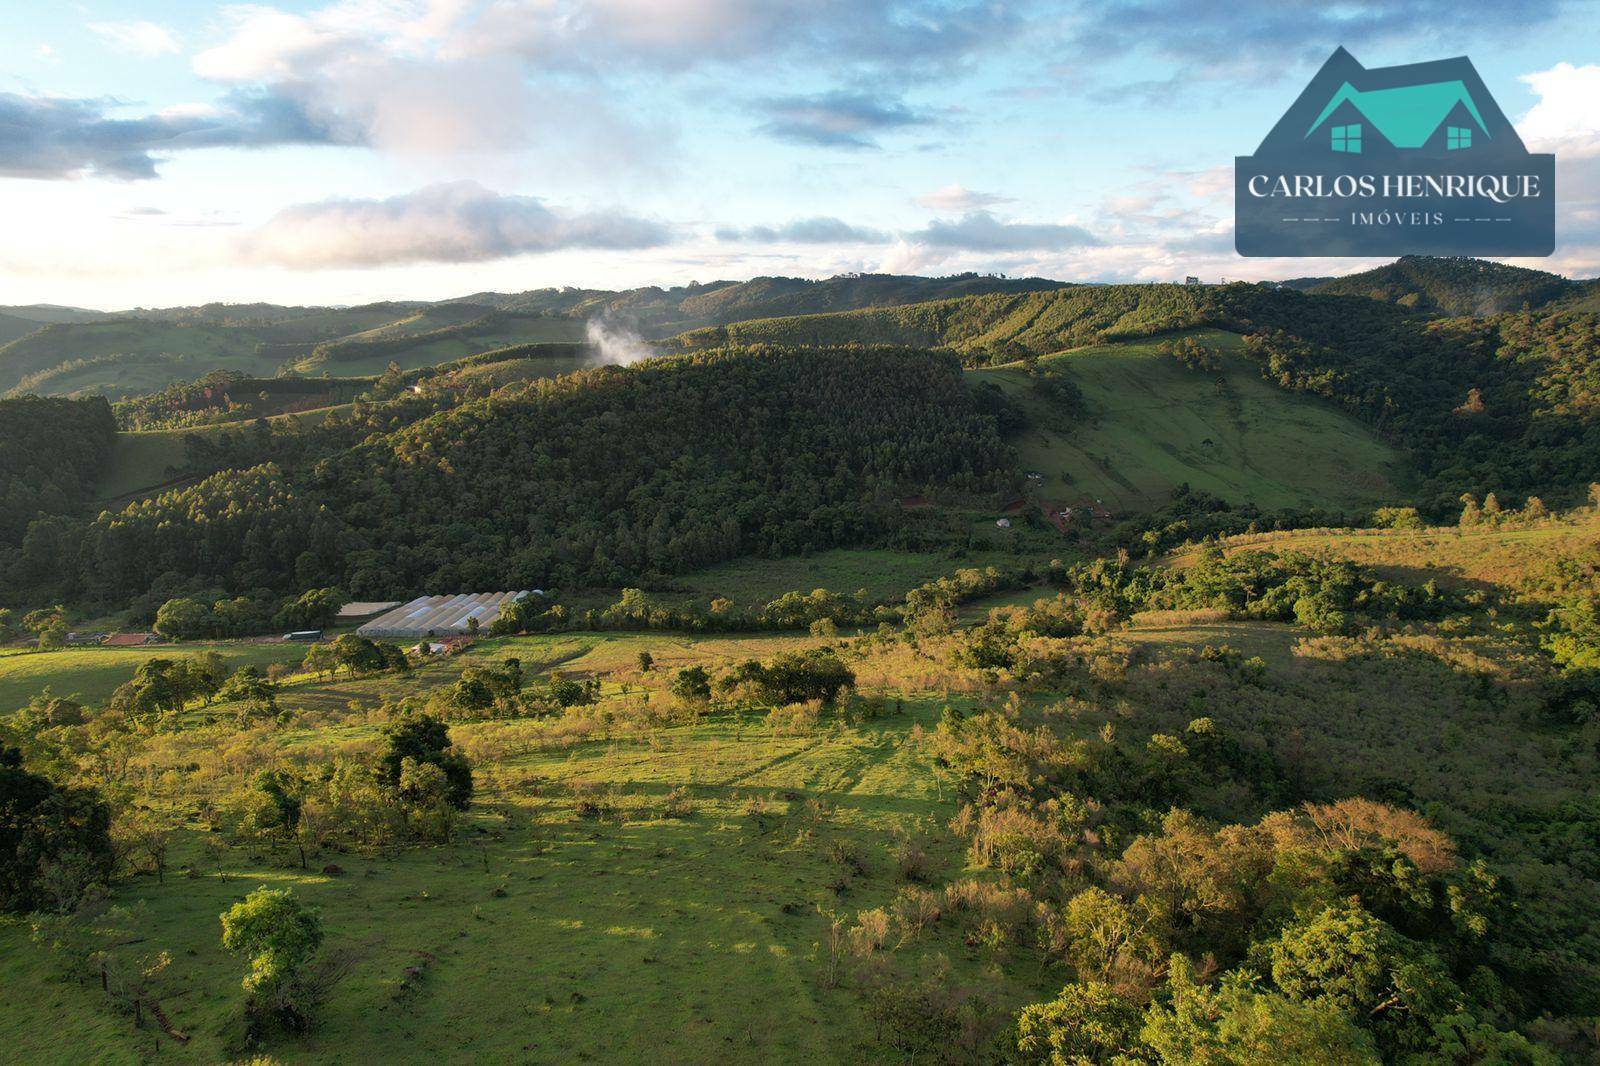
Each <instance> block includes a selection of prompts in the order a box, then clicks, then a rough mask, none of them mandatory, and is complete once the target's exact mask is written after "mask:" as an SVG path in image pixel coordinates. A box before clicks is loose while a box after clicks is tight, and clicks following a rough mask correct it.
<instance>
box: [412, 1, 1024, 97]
mask: <svg viewBox="0 0 1600 1066" xmlns="http://www.w3.org/2000/svg"><path fill="white" fill-rule="evenodd" d="M439 6H443V5H439ZM458 6H460V7H463V8H471V7H476V6H477V5H473V4H470V3H463V4H460V5H458ZM1024 6H1026V3H1025V2H1024V3H998V2H995V0H965V2H961V0H760V2H752V0H673V2H671V3H665V2H662V0H587V2H585V3H581V4H572V3H559V4H558V3H551V2H549V0H497V2H495V3H491V4H489V5H487V6H486V7H484V8H483V10H482V11H481V13H478V14H477V16H476V17H475V18H473V19H472V20H471V22H470V29H467V30H465V31H464V32H463V37H464V39H465V40H466V41H468V42H470V47H473V48H474V49H476V50H478V51H489V50H496V49H500V48H512V49H515V50H516V51H517V52H519V53H520V54H522V55H524V56H525V57H527V58H528V59H529V60H530V61H531V62H533V63H534V64H536V65H538V66H542V67H550V66H558V67H565V68H569V69H570V68H588V69H592V68H596V67H600V66H609V67H619V66H621V67H629V68H643V69H649V70H655V71H661V70H684V69H689V68H700V67H706V66H712V65H721V66H747V67H768V66H770V65H771V64H772V63H774V62H796V63H810V62H812V61H815V60H825V61H826V62H827V63H828V64H829V66H830V69H833V70H835V71H838V70H842V69H845V68H855V69H856V71H857V72H874V73H877V74H879V75H890V76H896V77H899V78H912V79H915V78H918V77H927V76H930V75H933V74H936V73H938V72H939V71H940V70H942V69H944V68H945V67H946V66H947V65H948V64H950V63H953V62H959V61H960V60H962V59H964V58H966V57H968V56H970V55H972V54H974V53H976V52H979V51H982V50H984V49H987V48H990V47H994V46H997V45H1003V44H1005V43H1007V42H1009V41H1010V40H1012V35H1013V34H1014V32H1015V30H1016V29H1017V27H1018V26H1019V25H1020V24H1021V23H1022V14H1021V9H1022V8H1023V7H1024Z"/></svg>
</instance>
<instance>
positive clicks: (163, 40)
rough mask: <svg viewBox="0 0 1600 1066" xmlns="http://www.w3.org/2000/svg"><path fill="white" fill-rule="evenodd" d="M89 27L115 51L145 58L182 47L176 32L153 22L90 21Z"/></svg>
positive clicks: (165, 53)
mask: <svg viewBox="0 0 1600 1066" xmlns="http://www.w3.org/2000/svg"><path fill="white" fill-rule="evenodd" d="M89 29H90V31H91V32H92V33H94V34H95V35H97V36H98V37H100V38H102V39H103V40H105V41H106V42H107V43H108V44H110V45H111V47H113V48H115V49H116V50H117V51H119V52H127V53H128V54H130V55H136V56H142V57H145V58H153V57H155V56H160V55H169V54H171V53H173V52H177V51H178V50H179V49H180V48H181V47H182V46H181V45H179V43H178V38H177V35H176V34H174V33H173V32H172V31H171V30H169V29H167V28H166V27H165V26H161V25H157V24H156V23H154V22H144V21H138V22H133V21H130V22H91V23H89Z"/></svg>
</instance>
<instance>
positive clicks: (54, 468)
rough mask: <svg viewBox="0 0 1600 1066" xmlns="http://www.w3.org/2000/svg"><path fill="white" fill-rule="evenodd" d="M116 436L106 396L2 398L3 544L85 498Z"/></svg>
mask: <svg viewBox="0 0 1600 1066" xmlns="http://www.w3.org/2000/svg"><path fill="white" fill-rule="evenodd" d="M116 434H117V422H116V419H115V418H113V417H112V414H111V405H110V404H108V403H106V402H105V401H104V400H100V399H94V400H57V399H41V398H39V397H37V396H30V397H26V398H24V399H19V400H0V543H15V542H17V541H19V540H20V539H21V538H22V535H23V533H24V532H26V530H27V527H28V524H29V523H30V522H32V521H34V520H35V519H36V518H38V517H40V516H46V515H61V514H66V513H68V512H70V511H72V510H74V509H75V508H76V506H77V505H78V504H80V503H81V502H82V501H83V500H84V499H86V498H87V496H88V494H89V490H90V488H91V487H92V486H93V485H94V483H95V479H96V478H97V477H99V475H100V471H101V470H102V469H103V468H104V466H105V463H106V458H107V456H108V455H109V454H110V451H111V442H112V439H113V438H114V437H115V436H116Z"/></svg>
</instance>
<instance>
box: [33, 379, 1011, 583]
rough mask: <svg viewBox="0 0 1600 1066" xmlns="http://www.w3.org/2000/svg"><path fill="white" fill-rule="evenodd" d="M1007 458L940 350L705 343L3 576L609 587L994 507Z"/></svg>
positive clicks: (525, 393)
mask: <svg viewBox="0 0 1600 1066" xmlns="http://www.w3.org/2000/svg"><path fill="white" fill-rule="evenodd" d="M398 402H404V401H398ZM383 407H384V405H381V404H380V405H374V406H373V408H372V410H371V417H372V419H373V420H374V424H377V423H379V422H381V420H382V419H383V418H384V412H383ZM1013 466H1014V460H1013V458H1012V456H1011V454H1010V450H1009V448H1007V446H1006V445H1005V444H1004V443H1003V442H1002V441H1001V438H1000V434H999V431H998V428H997V421H996V418H995V417H994V416H993V415H992V414H987V413H985V412H984V411H982V410H980V408H979V406H978V405H977V404H976V403H975V401H974V398H973V393H972V392H971V390H969V389H968V388H967V387H966V386H965V384H964V382H963V378H962V372H961V367H960V365H959V363H958V361H957V360H956V359H955V358H954V357H953V356H948V355H945V356H939V355H930V354H929V353H926V352H921V351H910V350H887V349H885V350H859V349H850V350H834V349H815V350H781V349H771V348H763V349H754V350H736V351H716V352H707V353H703V354H700V355H697V356H695V357H693V358H690V359H677V360H663V361H657V362H651V363H646V364H642V365H640V366H638V367H633V368H620V367H603V368H599V369H595V370H589V371H583V372H580V373H577V374H573V375H569V376H567V377H564V378H559V379H555V380H549V381H540V382H532V383H528V384H526V385H523V386H520V387H516V388H511V389H507V390H502V391H500V392H498V393H496V394H494V395H492V396H491V397H488V398H485V399H482V400H475V401H471V402H469V403H465V404H462V405H460V406H457V407H455V408H453V409H451V410H449V411H446V412H442V413H439V414H436V415H434V416H433V417H430V418H427V419H425V420H423V421H420V422H417V423H415V424H413V425H409V426H406V427H404V428H400V429H398V430H394V431H391V432H386V433H378V434H375V435H373V436H372V437H370V438H369V439H367V440H366V441H365V442H364V443H362V444H360V445H359V446H357V447H354V448H351V449H343V448H336V449H333V450H332V451H331V453H330V454H326V455H324V456H322V457H320V458H318V457H315V456H309V457H306V458H303V459H300V460H298V461H296V462H291V463H289V464H287V465H278V464H266V465H263V466H260V467H256V468H254V469H251V470H248V471H228V472H224V473H220V474H217V475H215V476H213V477H210V478H208V479H206V480H205V481H203V482H200V483H199V484H196V485H193V486H190V487H188V488H185V489H182V490H180V491H173V492H169V493H167V494H164V495H162V496H160V497H158V498H156V499H153V500H149V501H145V502H143V503H140V504H136V505H133V506H131V507H129V508H128V509H127V510H125V511H123V512H121V513H118V514H105V515H102V516H101V517H100V518H99V519H97V520H95V521H93V522H91V523H88V524H87V525H84V526H81V527H79V528H77V529H75V530H72V531H70V532H68V533H64V534H62V535H61V537H60V538H59V539H58V540H57V542H56V544H55V546H54V550H53V551H51V552H49V553H43V554H47V556H48V557H49V558H57V559H60V560H62V561H63V562H62V564H61V565H59V566H52V565H51V564H49V563H48V558H44V559H40V560H39V561H38V566H36V567H32V568H30V571H29V573H28V574H27V576H26V577H25V578H24V577H22V576H21V575H19V576H18V580H29V581H34V582H38V583H40V585H41V586H42V585H46V584H48V585H49V586H50V587H51V588H52V590H55V591H59V592H61V593H62V594H63V595H73V594H82V593H84V592H87V593H90V594H93V595H97V596H101V597H105V598H107V599H119V598H120V599H126V598H127V597H129V596H132V595H135V594H142V593H144V592H145V591H146V590H148V589H150V588H151V587H153V586H160V587H177V586H183V585H186V584H194V585H196V586H197V587H206V586H215V587H221V588H226V589H229V590H246V589H254V588H275V589H282V590H293V589H303V588H306V587H314V586H321V585H334V584H337V585H339V586H340V587H342V588H345V589H346V590H348V591H349V592H351V593H352V594H354V595H357V596H370V597H377V598H393V597H399V596H401V595H402V594H404V595H411V594H414V593H415V592H416V591H417V590H422V589H426V590H445V589H449V588H457V587H484V588H489V587H495V588H522V587H539V586H545V585H550V584H558V585H568V584H591V585H603V586H612V587H615V586H617V585H621V584H626V583H630V582H636V581H638V580H639V579H640V578H641V576H643V575H647V574H651V573H662V572H665V573H670V572H676V571H682V570H686V569H689V568H692V567H696V566H703V565H705V564H708V563H712V562H716V561H720V560H726V559H732V558H735V557H738V556H741V555H749V554H764V555H778V554H795V553H802V552H807V551H812V550H816V549H821V548H826V547H830V546H835V545H841V544H849V543H855V542H859V541H863V540H866V539H869V538H872V537H875V536H877V535H879V534H881V533H882V532H883V530H884V528H885V526H886V523H888V522H890V521H893V520H894V519H895V517H896V516H897V515H898V512H899V509H898V507H897V506H896V504H895V501H896V499H897V497H898V496H900V495H905V494H909V493H915V492H929V491H936V490H937V491H941V492H945V493H958V494H959V493H966V494H983V495H985V496H992V495H993V494H995V493H997V492H999V491H1001V490H1002V489H1003V488H1006V487H1007V486H1008V484H1009V478H1010V477H1012V476H1013V475H1012V472H1011V471H1012V468H1013ZM41 568H43V572H42V571H41ZM6 569H7V570H14V569H15V568H12V567H6ZM50 571H53V572H50Z"/></svg>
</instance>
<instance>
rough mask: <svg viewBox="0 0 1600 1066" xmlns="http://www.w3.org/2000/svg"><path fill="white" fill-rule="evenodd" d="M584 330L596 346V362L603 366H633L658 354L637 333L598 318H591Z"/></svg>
mask: <svg viewBox="0 0 1600 1066" xmlns="http://www.w3.org/2000/svg"><path fill="white" fill-rule="evenodd" d="M584 332H585V333H587V334H588V337H589V344H590V345H592V346H593V348H594V357H593V358H594V361H595V363H597V364H599V365H602V366H632V365H633V364H634V363H637V362H638V361H639V360H641V359H649V358H651V357H652V356H654V355H655V354H656V353H655V352H652V351H651V350H650V346H649V345H648V344H646V343H645V342H644V338H643V337H641V336H639V335H638V334H637V333H634V332H633V331H632V330H630V329H626V328H624V327H621V326H613V325H611V324H610V323H607V322H602V321H601V320H599V319H597V318H592V319H590V320H589V322H588V324H587V325H586V326H585V327H584Z"/></svg>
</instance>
